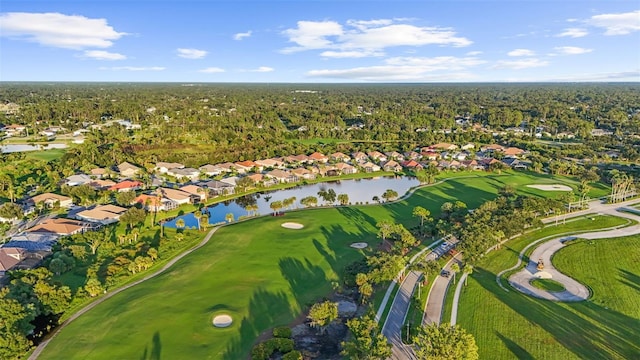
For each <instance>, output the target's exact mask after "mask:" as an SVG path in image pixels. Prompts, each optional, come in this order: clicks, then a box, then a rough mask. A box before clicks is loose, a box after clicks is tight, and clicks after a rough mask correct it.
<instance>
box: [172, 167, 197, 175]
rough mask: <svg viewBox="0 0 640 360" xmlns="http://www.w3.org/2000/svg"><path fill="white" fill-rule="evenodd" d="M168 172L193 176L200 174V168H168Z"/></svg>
mask: <svg viewBox="0 0 640 360" xmlns="http://www.w3.org/2000/svg"><path fill="white" fill-rule="evenodd" d="M168 173H171V174H173V175H180V176H194V175H198V174H200V170H198V169H194V168H173V169H169V171H168Z"/></svg>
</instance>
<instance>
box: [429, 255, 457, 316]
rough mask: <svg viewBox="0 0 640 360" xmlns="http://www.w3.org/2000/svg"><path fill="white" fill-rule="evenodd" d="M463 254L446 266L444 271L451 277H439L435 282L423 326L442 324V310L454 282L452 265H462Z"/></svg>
mask: <svg viewBox="0 0 640 360" xmlns="http://www.w3.org/2000/svg"><path fill="white" fill-rule="evenodd" d="M461 259H462V254H458V255H456V257H454V258H453V259H451V260H450V261H449V262H448V263H447V265H445V267H444V270H446V271H449V272H450V273H451V275H450V276H449V277H445V276H442V275H438V276H437V277H436V279H435V280H434V281H433V283H432V286H431V290H430V291H429V297H428V299H427V305H426V307H425V310H424V317H423V319H422V325H431V324H438V325H439V324H440V322H441V320H442V310H443V307H444V298H445V295H446V294H447V289H448V288H449V285H450V284H451V282H452V281H453V272H452V271H451V265H453V264H454V263H458V265H461V261H460V260H461ZM461 275H462V274H460V273H458V274H457V275H456V278H457V279H459V278H460V276H461Z"/></svg>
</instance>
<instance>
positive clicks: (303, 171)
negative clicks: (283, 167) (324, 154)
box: [291, 168, 312, 176]
mask: <svg viewBox="0 0 640 360" xmlns="http://www.w3.org/2000/svg"><path fill="white" fill-rule="evenodd" d="M291 173H293V174H295V175H300V176H302V175H307V174H312V172H311V171H309V170H307V169H305V168H297V169H293V170H291Z"/></svg>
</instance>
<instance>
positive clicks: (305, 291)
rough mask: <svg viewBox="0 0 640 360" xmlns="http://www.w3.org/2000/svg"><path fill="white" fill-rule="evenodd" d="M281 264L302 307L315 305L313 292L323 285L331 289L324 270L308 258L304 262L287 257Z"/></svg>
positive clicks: (284, 275)
mask: <svg viewBox="0 0 640 360" xmlns="http://www.w3.org/2000/svg"><path fill="white" fill-rule="evenodd" d="M315 242H316V240H314V244H315ZM279 266H280V272H281V273H282V276H283V277H284V278H285V279H286V280H287V281H288V282H289V286H290V287H291V292H292V293H293V296H294V297H295V298H296V301H297V303H298V306H299V307H300V308H301V309H302V308H306V307H309V306H311V305H313V302H314V301H315V300H316V299H314V297H313V295H312V293H315V292H317V291H318V290H319V289H321V288H322V287H323V285H324V287H325V289H326V290H327V291H328V290H329V289H328V286H327V284H329V282H328V279H327V275H326V274H325V272H324V270H323V269H322V268H321V267H320V266H317V265H314V264H312V263H311V262H310V261H309V260H308V259H306V258H305V259H304V262H303V261H300V260H299V259H295V258H291V257H286V258H283V259H280V261H279Z"/></svg>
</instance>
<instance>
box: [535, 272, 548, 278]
mask: <svg viewBox="0 0 640 360" xmlns="http://www.w3.org/2000/svg"><path fill="white" fill-rule="evenodd" d="M533 276H535V277H537V278H538V279H551V277H552V276H551V274H549V273H548V272H546V271H538V272H537V273H535V274H533Z"/></svg>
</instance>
